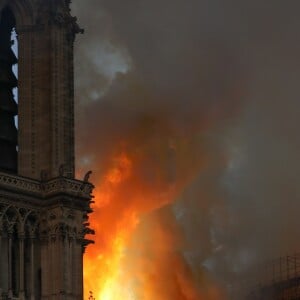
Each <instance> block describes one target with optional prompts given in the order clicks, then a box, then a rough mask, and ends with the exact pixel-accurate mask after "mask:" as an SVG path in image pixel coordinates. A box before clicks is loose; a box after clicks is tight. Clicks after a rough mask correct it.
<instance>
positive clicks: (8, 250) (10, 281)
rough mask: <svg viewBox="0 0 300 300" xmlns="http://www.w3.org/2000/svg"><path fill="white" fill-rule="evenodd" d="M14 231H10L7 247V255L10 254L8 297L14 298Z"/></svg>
mask: <svg viewBox="0 0 300 300" xmlns="http://www.w3.org/2000/svg"><path fill="white" fill-rule="evenodd" d="M12 234H13V233H12V231H11V230H9V232H8V247H7V252H8V253H7V255H8V297H10V298H12V296H13V292H12Z"/></svg>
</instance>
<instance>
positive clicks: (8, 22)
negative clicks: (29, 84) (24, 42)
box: [0, 7, 18, 173]
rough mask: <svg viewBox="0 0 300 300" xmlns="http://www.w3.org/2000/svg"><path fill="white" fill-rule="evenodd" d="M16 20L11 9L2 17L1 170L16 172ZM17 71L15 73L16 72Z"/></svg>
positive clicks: (0, 85)
mask: <svg viewBox="0 0 300 300" xmlns="http://www.w3.org/2000/svg"><path fill="white" fill-rule="evenodd" d="M15 26H16V20H15V17H14V15H13V12H12V11H11V9H10V8H9V7H5V8H3V10H2V11H1V15H0V40H1V43H0V170H2V171H7V172H13V173H17V165H18V162H17V156H18V155H17V146H18V133H17V128H16V122H15V118H16V116H17V115H18V106H17V102H16V100H15V99H16V97H17V86H18V79H17V67H16V65H17V62H18V60H17V56H16V54H17V52H16V53H14V49H13V47H16V45H15V46H14V45H13V44H14V43H13V40H15V41H16V40H17V39H16V35H15V33H14V32H15V30H14V29H15ZM14 71H15V73H14Z"/></svg>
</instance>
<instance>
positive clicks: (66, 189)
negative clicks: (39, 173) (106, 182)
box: [0, 172, 94, 200]
mask: <svg viewBox="0 0 300 300" xmlns="http://www.w3.org/2000/svg"><path fill="white" fill-rule="evenodd" d="M0 189H6V190H9V191H12V192H14V191H18V192H22V193H24V194H30V195H35V196H37V197H39V198H48V197H51V196H55V195H58V194H66V195H69V196H75V197H79V198H84V199H87V200H88V199H90V198H91V193H92V191H93V189H94V186H93V185H92V184H91V183H90V182H85V181H80V180H76V179H70V178H67V177H57V178H53V179H50V180H48V181H45V182H42V181H38V180H33V179H30V178H26V177H21V176H17V175H13V174H7V173H3V172H0Z"/></svg>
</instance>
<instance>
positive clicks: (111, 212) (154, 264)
mask: <svg viewBox="0 0 300 300" xmlns="http://www.w3.org/2000/svg"><path fill="white" fill-rule="evenodd" d="M173 146H174V145H172V147H173ZM184 152H185V151H184ZM185 154H186V152H185ZM134 155H135V156H134V158H133V157H132V156H130V155H128V153H125V152H120V154H118V155H116V156H115V157H114V158H112V159H111V160H110V163H109V166H108V168H107V172H106V174H105V175H104V176H103V178H102V180H101V182H100V184H99V185H98V186H97V189H96V194H95V204H94V207H93V209H94V213H93V214H91V216H90V222H91V224H92V225H91V226H92V227H93V229H95V231H96V236H95V237H94V238H95V245H91V246H89V247H88V248H87V253H86V254H85V257H84V285H85V299H86V300H87V299H89V295H90V294H89V292H90V291H93V295H94V297H95V299H96V300H153V299H156V300H200V299H204V298H205V299H206V300H207V299H222V298H220V297H217V296H214V297H211V296H207V297H206V296H205V297H202V296H201V297H200V294H199V291H198V290H197V288H196V287H195V285H194V284H193V274H192V272H191V270H189V268H188V267H187V265H186V264H185V262H184V259H183V258H182V256H181V254H178V253H179V252H178V251H177V250H175V251H174V248H175V249H176V247H177V245H179V244H180V241H179V240H180V237H177V236H176V235H174V234H173V231H176V230H177V229H176V228H175V227H176V224H173V223H175V222H174V221H173V219H172V216H171V217H170V222H169V221H168V224H167V225H166V226H165V224H161V223H162V222H163V220H165V219H168V218H169V216H170V215H171V214H170V213H169V211H168V210H166V211H165V210H162V211H161V208H162V207H165V206H166V204H169V203H171V202H172V201H173V200H174V199H175V198H176V196H177V195H178V193H179V192H180V191H181V190H182V188H183V186H184V185H185V184H184V183H182V182H184V181H186V180H182V178H181V179H180V180H179V181H181V184H177V182H176V184H175V182H174V179H173V178H169V177H170V176H169V175H168V174H165V173H164V172H165V169H166V168H161V164H162V161H165V158H163V159H162V160H160V161H158V162H155V160H153V161H151V160H150V161H151V163H150V164H149V165H148V168H145V164H144V162H145V160H143V159H144V157H139V155H138V153H134ZM143 155H145V154H143ZM167 155H168V156H170V155H169V154H167ZM171 156H172V155H171ZM158 160H159V158H158ZM147 161H148V162H149V157H148V156H147ZM172 163H173V162H172ZM179 165H180V164H179ZM182 165H183V166H184V167H185V166H186V164H182ZM141 166H142V169H143V170H145V169H147V170H146V171H148V172H145V174H144V173H143V172H141ZM162 169H163V171H162ZM173 171H174V170H172V173H174V172H173ZM181 173H184V172H181ZM143 176H144V178H142V177H143ZM171 177H172V176H171ZM153 212H155V213H154V214H153V215H151V213H153ZM149 214H150V217H149ZM160 214H164V215H160ZM170 224H171V225H170ZM167 227H171V228H170V229H166V228H167ZM168 230H170V232H168ZM179 236H180V235H179ZM178 247H179V246H178ZM159 276H160V277H161V278H159ZM167 285H168V287H167ZM166 290H169V291H167V292H166ZM210 293H211V292H210Z"/></svg>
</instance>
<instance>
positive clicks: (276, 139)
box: [73, 0, 300, 279]
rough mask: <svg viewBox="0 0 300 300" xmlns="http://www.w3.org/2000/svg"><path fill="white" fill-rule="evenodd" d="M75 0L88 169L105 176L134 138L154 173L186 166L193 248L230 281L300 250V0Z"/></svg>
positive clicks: (182, 202)
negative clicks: (115, 156) (109, 161)
mask: <svg viewBox="0 0 300 300" xmlns="http://www.w3.org/2000/svg"><path fill="white" fill-rule="evenodd" d="M73 2H74V3H73V9H74V14H76V15H77V16H78V18H79V22H80V24H81V25H82V26H83V27H84V28H85V29H86V34H85V35H84V36H80V37H79V38H78V41H77V44H76V76H77V77H76V87H77V90H76V97H77V105H78V106H77V107H78V111H77V120H78V126H77V127H78V128H77V129H78V132H79V133H78V137H77V138H78V154H79V155H80V159H79V160H78V166H79V167H80V168H83V169H89V168H91V169H94V170H95V172H96V177H97V178H101V174H102V172H103V171H104V170H105V166H106V161H107V158H108V157H109V156H110V153H112V152H114V151H117V149H119V147H120V145H124V144H125V147H127V149H128V151H129V152H130V151H133V149H134V151H135V150H136V151H141V152H143V153H144V156H143V159H144V169H143V167H140V168H139V172H141V174H144V173H145V172H148V171H149V170H151V166H152V165H153V160H155V161H156V162H155V163H154V165H156V163H157V164H158V165H160V167H161V168H162V170H164V169H168V170H169V169H171V170H172V171H170V172H171V173H172V176H173V175H174V174H173V173H175V175H174V176H175V177H176V176H177V177H176V178H179V177H180V176H179V175H178V174H176V171H174V170H181V171H182V170H183V169H184V170H185V171H186V173H187V174H190V175H191V176H192V180H190V181H189V184H188V185H187V186H186V187H185V189H184V192H183V193H182V194H181V196H180V197H179V198H180V199H179V200H178V199H177V201H175V200H176V199H173V200H174V204H173V206H172V211H173V213H174V216H175V218H176V220H177V221H178V224H180V226H181V227H182V230H183V232H184V235H185V238H186V248H185V249H184V251H183V252H184V255H185V257H186V260H187V261H188V262H189V263H190V264H191V265H192V266H193V267H194V266H196V265H203V264H204V265H205V266H206V267H207V268H209V269H210V270H212V272H214V273H216V274H217V276H218V277H219V278H220V279H224V278H225V279H228V277H229V275H228V274H230V273H232V272H238V271H240V270H243V269H244V268H248V267H249V266H250V265H252V264H255V263H257V262H258V261H261V260H264V259H265V258H267V257H272V258H273V257H277V256H279V255H285V254H287V253H295V252H298V251H299V248H300V240H299V238H298V235H299V231H300V229H299V228H300V218H299V211H300V199H299V197H300V185H299V182H298V180H299V179H300V160H299V153H300V151H299V150H300V135H299V130H298V128H299V125H298V123H299V119H300V85H299V79H300V18H299V11H300V3H299V1H290V0H288V1H286V0H285V1H284V0H282V1H279V0H273V1H261V0H259V1H258V0H251V1H248V0H247V1H241V0H227V1H224V0H185V1H183V0H152V1H149V0H128V1H121V0H107V1H106V0H102V1H99V0H85V1H79V0H74V1H73ZM122 143H123V144H122ZM184 143H185V145H188V146H186V148H185V150H184V151H183V150H182V147H183V146H181V145H183V144H184ZM153 145H155V146H153ZM174 145H175V146H174ZM180 147H181V148H180ZM173 148H174V149H175V150H174V151H175V152H176V153H177V154H176V155H177V156H176V155H175V156H176V157H177V159H175V160H172V158H170V157H169V156H168V158H167V159H164V160H159V162H158V160H157V157H158V156H159V154H160V153H161V152H164V153H166V152H168V151H169V150H170V149H171V150H170V151H171V152H172V149H173ZM179 148H180V149H181V150H178V149H179ZM158 149H159V150H158ZM171 156H172V155H171ZM185 156H188V159H187V158H186V157H185ZM178 157H180V158H178ZM199 157H200V158H199ZM201 159H204V160H205V163H204V164H202V163H199V161H201ZM193 160H194V161H195V165H197V169H196V170H195V169H194V168H192V167H191V166H192V165H193ZM185 163H186V164H190V165H191V166H190V167H187V168H186V169H185V168H184V167H182V166H181V165H180V164H185ZM178 165H180V166H178ZM168 170H167V172H168ZM175 181H176V179H175Z"/></svg>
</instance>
